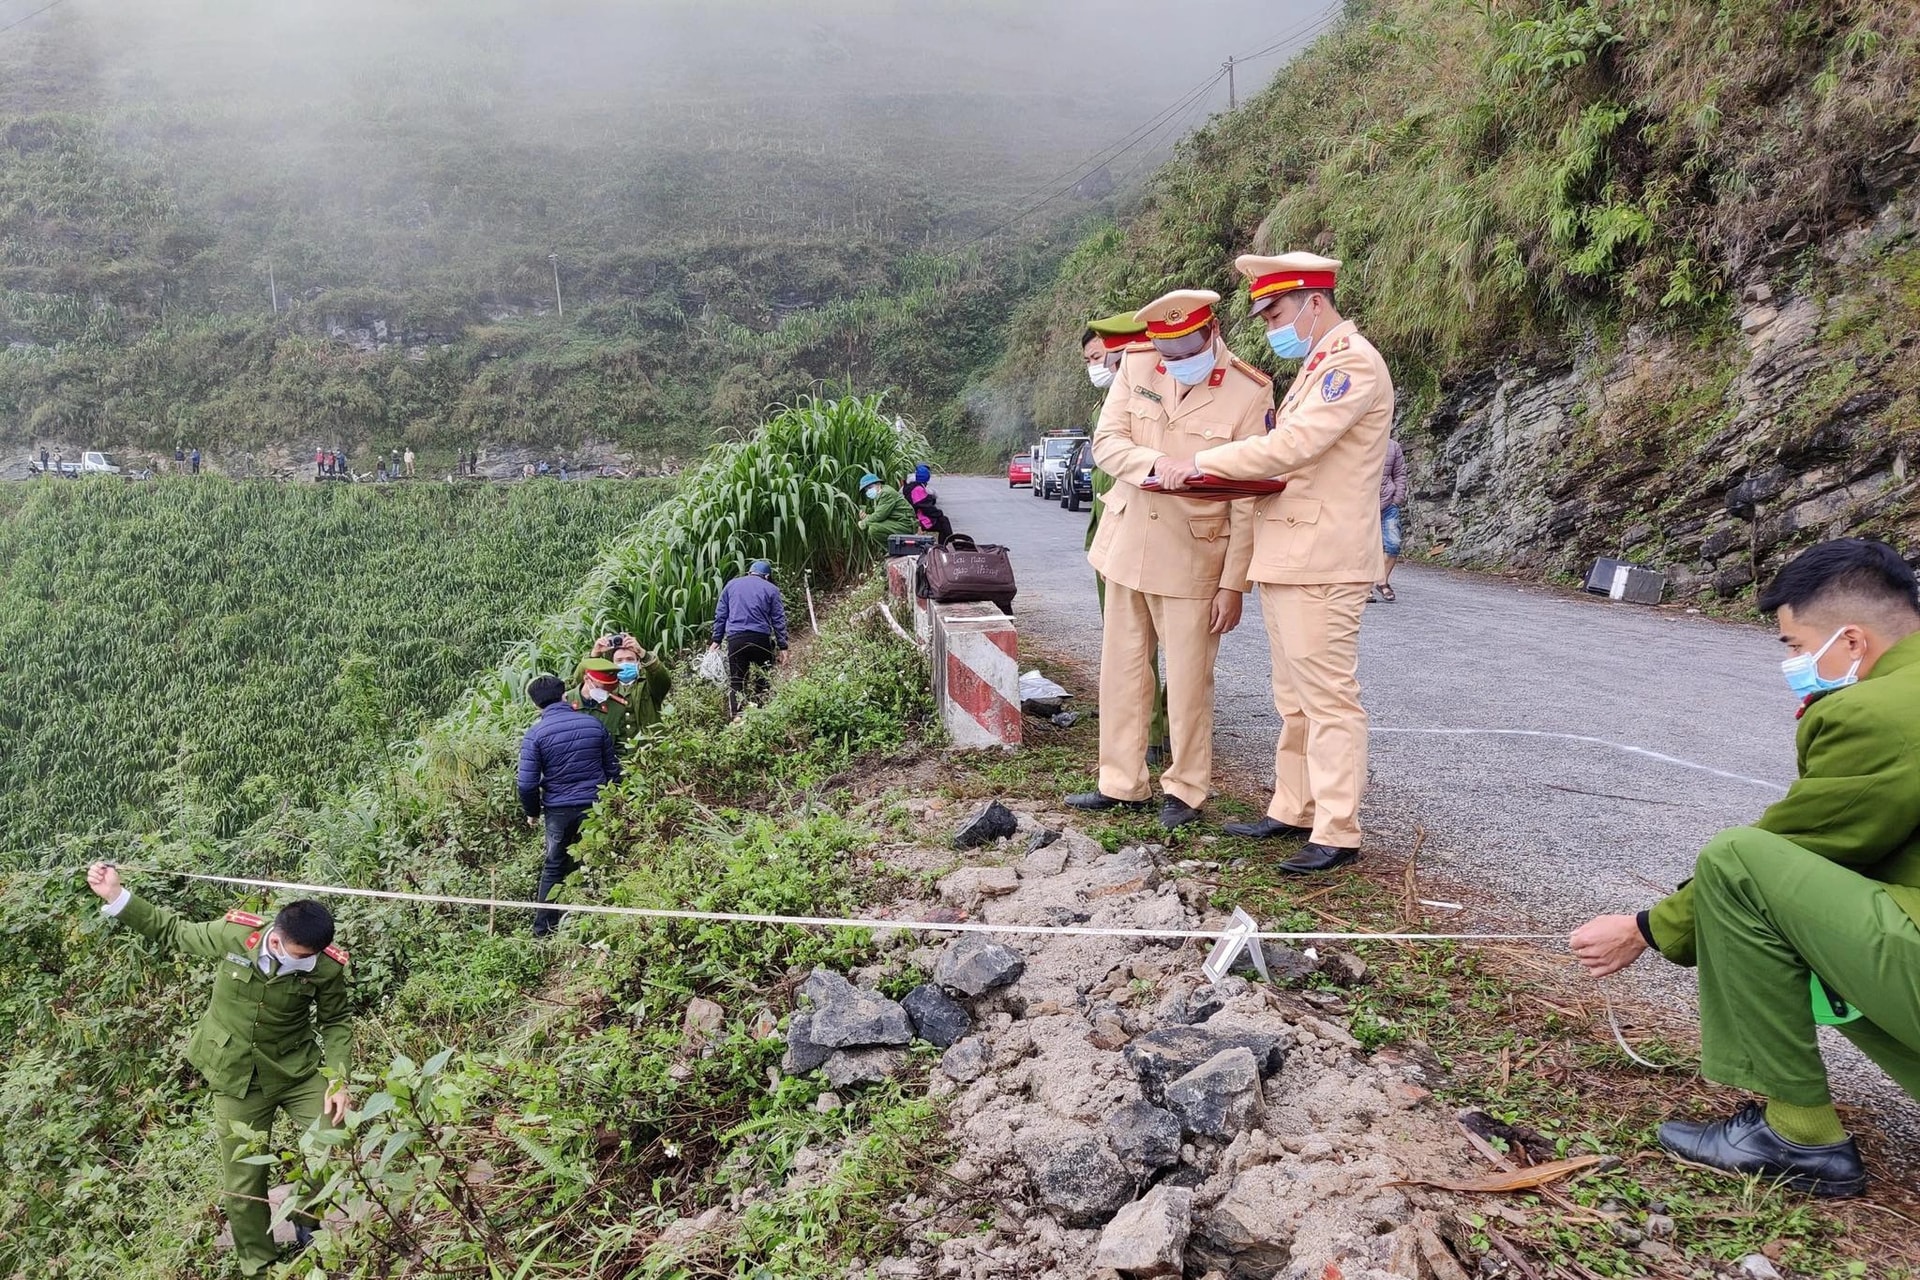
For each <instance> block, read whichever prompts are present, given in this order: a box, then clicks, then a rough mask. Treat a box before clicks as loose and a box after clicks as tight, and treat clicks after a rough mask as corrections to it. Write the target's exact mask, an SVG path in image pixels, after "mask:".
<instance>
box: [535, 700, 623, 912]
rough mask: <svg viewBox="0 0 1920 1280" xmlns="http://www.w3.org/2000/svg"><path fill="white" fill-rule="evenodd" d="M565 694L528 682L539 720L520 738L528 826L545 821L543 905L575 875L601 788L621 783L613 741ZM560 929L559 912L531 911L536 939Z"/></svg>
mask: <svg viewBox="0 0 1920 1280" xmlns="http://www.w3.org/2000/svg"><path fill="white" fill-rule="evenodd" d="M566 691H567V690H566V686H565V685H563V684H561V683H560V677H558V676H535V677H534V678H533V679H532V680H530V681H529V682H528V683H527V697H529V698H531V699H532V700H533V705H534V706H536V707H539V708H540V718H539V719H538V720H536V721H534V722H533V727H532V728H531V729H528V730H527V736H526V737H524V738H522V739H521V740H520V773H519V777H518V778H517V779H516V782H517V784H518V787H519V791H520V807H521V809H523V810H524V811H525V812H526V815H527V825H528V826H532V825H533V824H534V823H535V822H536V821H538V820H539V819H541V818H543V817H544V818H545V819H546V826H547V832H546V835H547V842H546V861H544V862H543V863H541V866H540V890H539V893H538V894H537V895H536V897H535V899H534V900H535V901H537V902H545V901H546V900H547V895H548V894H550V893H552V892H553V889H554V887H555V886H556V885H558V884H559V883H560V882H561V881H563V880H565V879H566V878H567V877H568V876H570V875H572V874H573V869H574V861H573V854H572V852H571V850H572V849H573V845H574V842H575V841H576V840H578V839H579V838H580V824H581V822H582V821H584V820H585V819H586V816H587V810H588V809H591V808H592V807H593V802H594V800H595V799H596V798H597V797H598V796H599V794H600V788H601V787H603V786H605V785H606V784H607V783H609V782H618V781H619V780H620V757H619V754H618V753H617V752H616V751H615V750H614V748H613V739H612V738H611V737H610V736H609V735H608V734H607V731H606V728H605V727H604V726H603V725H601V723H600V721H599V720H598V719H597V718H595V717H593V716H590V715H588V714H587V713H586V712H584V711H580V710H578V709H576V708H575V707H574V706H573V705H572V704H571V703H569V702H567V701H566V698H565V696H564V695H565V694H566ZM559 927H560V913H559V912H558V911H536V912H534V913H533V936H534V937H536V938H544V937H546V936H547V935H548V934H550V933H552V932H553V931H554V930H555V929H557V928H559Z"/></svg>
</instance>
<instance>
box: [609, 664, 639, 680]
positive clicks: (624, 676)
mask: <svg viewBox="0 0 1920 1280" xmlns="http://www.w3.org/2000/svg"><path fill="white" fill-rule="evenodd" d="M615 674H617V675H618V676H619V677H620V683H621V684H632V683H633V682H634V681H635V680H638V679H639V678H640V664H639V663H637V662H623V663H621V664H620V666H619V667H618V668H617V669H616V671H615Z"/></svg>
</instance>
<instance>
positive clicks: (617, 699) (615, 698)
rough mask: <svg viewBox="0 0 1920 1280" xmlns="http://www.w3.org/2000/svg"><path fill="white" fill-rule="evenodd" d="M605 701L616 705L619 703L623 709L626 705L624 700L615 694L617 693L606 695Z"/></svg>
mask: <svg viewBox="0 0 1920 1280" xmlns="http://www.w3.org/2000/svg"><path fill="white" fill-rule="evenodd" d="M607 701H608V702H617V703H619V704H620V705H621V706H623V707H624V706H626V705H627V700H626V699H625V698H623V697H621V696H620V695H619V694H617V693H610V694H608V695H607Z"/></svg>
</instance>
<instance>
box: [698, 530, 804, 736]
mask: <svg viewBox="0 0 1920 1280" xmlns="http://www.w3.org/2000/svg"><path fill="white" fill-rule="evenodd" d="M772 577H773V566H772V565H770V564H768V563H767V562H766V561H765V560H755V561H754V562H753V564H752V566H751V567H749V568H748V570H747V571H746V573H744V574H742V575H741V576H740V577H738V578H735V579H734V580H733V581H732V582H729V583H728V584H727V585H726V586H725V587H723V588H721V590H720V603H719V604H718V605H717V606H716V607H715V608H714V611H713V647H714V648H716V649H718V648H719V647H720V646H721V645H722V644H723V643H724V644H725V645H726V646H727V715H728V716H737V715H739V714H740V706H741V703H743V702H744V701H745V700H746V699H747V698H748V697H749V696H750V695H751V694H753V693H757V692H758V691H760V690H762V689H764V688H765V687H766V683H767V677H766V668H767V667H768V666H769V665H771V664H772V663H773V662H774V661H775V655H776V653H777V654H778V660H779V661H781V662H785V661H786V660H787V607H786V602H785V601H784V600H783V599H782V598H781V596H780V588H778V587H776V586H774V585H773V583H772V581H770V579H771V578H772Z"/></svg>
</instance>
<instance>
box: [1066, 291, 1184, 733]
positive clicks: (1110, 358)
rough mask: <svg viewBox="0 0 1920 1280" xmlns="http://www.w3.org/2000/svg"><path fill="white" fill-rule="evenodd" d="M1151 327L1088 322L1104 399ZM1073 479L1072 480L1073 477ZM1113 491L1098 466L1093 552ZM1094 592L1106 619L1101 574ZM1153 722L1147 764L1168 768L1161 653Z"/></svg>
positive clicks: (1092, 375)
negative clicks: (1122, 365) (1123, 362)
mask: <svg viewBox="0 0 1920 1280" xmlns="http://www.w3.org/2000/svg"><path fill="white" fill-rule="evenodd" d="M1146 334H1147V325H1146V322H1145V321H1144V320H1136V319H1134V315H1133V312H1131V311H1123V312H1121V313H1120V314H1119V315H1117V316H1107V317H1106V318H1105V319H1101V320H1089V321H1087V327H1086V331H1085V332H1083V333H1082V334H1081V335H1080V352H1081V354H1082V355H1083V356H1085V357H1086V362H1087V381H1089V382H1091V383H1092V384H1093V386H1094V389H1095V390H1097V391H1099V392H1100V394H1101V395H1102V396H1104V395H1105V394H1106V392H1107V388H1109V387H1111V386H1112V385H1113V380H1114V378H1115V376H1116V375H1117V374H1118V373H1119V372H1120V357H1121V356H1123V355H1125V354H1126V353H1127V351H1128V350H1130V349H1131V348H1133V347H1134V345H1135V344H1136V343H1138V344H1145V343H1146V341H1147V337H1146ZM1093 420H1094V423H1095V424H1096V425H1097V424H1098V423H1099V421H1100V411H1099V410H1098V409H1095V410H1094V411H1093ZM1069 479H1071V477H1069ZM1112 488H1113V477H1112V476H1110V475H1108V474H1107V473H1106V472H1104V471H1102V470H1100V468H1098V467H1095V468H1094V469H1093V515H1092V517H1091V518H1090V519H1089V520H1088V521H1087V541H1086V548H1085V549H1086V550H1088V551H1091V550H1093V538H1094V535H1095V534H1097V533H1098V532H1099V531H1100V513H1101V512H1102V511H1105V510H1106V505H1107V504H1106V502H1105V498H1106V495H1107V493H1108V492H1109V491H1110V490H1111V489H1112ZM1093 589H1094V591H1095V593H1096V594H1098V595H1099V597H1100V615H1101V616H1102V617H1105V616H1106V610H1107V580H1106V579H1105V578H1103V577H1101V576H1100V575H1099V574H1097V573H1096V574H1094V575H1093ZM1153 679H1154V692H1153V723H1152V726H1151V727H1150V728H1149V729H1148V731H1147V764H1148V765H1150V766H1159V765H1164V764H1165V763H1166V762H1167V760H1168V759H1169V758H1170V757H1171V756H1172V754H1173V748H1172V745H1171V743H1172V735H1171V732H1170V731H1169V729H1168V727H1167V685H1166V682H1165V681H1164V680H1162V679H1161V678H1160V658H1159V655H1158V653H1156V654H1155V655H1154V660H1153Z"/></svg>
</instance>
